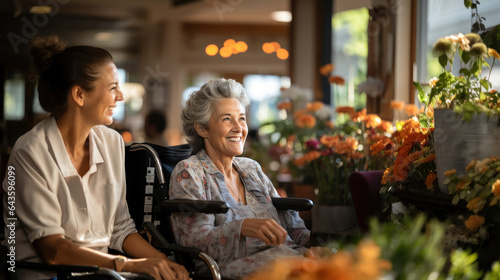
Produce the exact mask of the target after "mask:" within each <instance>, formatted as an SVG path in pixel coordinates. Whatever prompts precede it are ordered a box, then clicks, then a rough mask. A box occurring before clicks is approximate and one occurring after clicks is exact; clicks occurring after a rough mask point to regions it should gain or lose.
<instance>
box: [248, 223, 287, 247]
mask: <svg viewBox="0 0 500 280" xmlns="http://www.w3.org/2000/svg"><path fill="white" fill-rule="evenodd" d="M241 235H243V236H245V237H253V238H257V239H260V240H262V241H264V242H265V243H266V245H268V246H269V245H275V246H277V245H281V244H283V242H284V241H285V239H286V235H287V232H286V230H285V229H284V228H282V227H281V226H280V225H279V224H278V223H277V222H276V221H275V220H273V219H258V218H246V219H245V220H243V224H242V225H241Z"/></svg>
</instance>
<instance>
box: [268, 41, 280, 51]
mask: <svg viewBox="0 0 500 280" xmlns="http://www.w3.org/2000/svg"><path fill="white" fill-rule="evenodd" d="M270 44H271V45H273V47H274V51H277V50H279V49H281V45H280V43H278V42H271V43H270Z"/></svg>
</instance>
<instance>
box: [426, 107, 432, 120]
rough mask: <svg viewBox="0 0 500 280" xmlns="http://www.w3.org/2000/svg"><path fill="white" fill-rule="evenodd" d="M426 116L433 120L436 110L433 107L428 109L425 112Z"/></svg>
mask: <svg viewBox="0 0 500 280" xmlns="http://www.w3.org/2000/svg"><path fill="white" fill-rule="evenodd" d="M425 114H426V115H427V116H428V117H429V118H431V119H434V108H432V107H429V106H428V107H427V111H426V112H425Z"/></svg>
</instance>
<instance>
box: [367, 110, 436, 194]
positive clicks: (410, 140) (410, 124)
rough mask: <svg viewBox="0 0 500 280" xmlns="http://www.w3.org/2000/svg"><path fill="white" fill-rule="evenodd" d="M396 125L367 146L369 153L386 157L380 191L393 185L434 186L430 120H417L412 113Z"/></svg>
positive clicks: (389, 188)
mask: <svg viewBox="0 0 500 280" xmlns="http://www.w3.org/2000/svg"><path fill="white" fill-rule="evenodd" d="M424 120H425V121H424ZM423 124H425V125H423ZM396 127H397V130H396V131H395V132H394V133H393V134H392V135H391V136H390V137H384V138H382V139H381V140H379V141H378V142H376V143H374V144H373V145H371V146H370V151H371V155H372V156H378V157H380V158H382V159H388V160H389V164H388V166H387V168H386V169H385V171H384V175H383V177H382V182H381V183H382V185H383V186H382V188H381V193H386V192H392V191H394V190H397V189H421V188H427V189H429V190H434V189H436V178H437V174H436V163H435V158H436V155H435V150H434V145H433V144H434V142H433V139H432V135H433V131H434V128H433V127H432V123H430V122H429V119H428V118H427V117H423V116H422V117H421V120H420V122H419V119H417V118H416V117H413V118H410V119H408V120H406V121H403V122H401V123H399V124H398V125H397V126H396Z"/></svg>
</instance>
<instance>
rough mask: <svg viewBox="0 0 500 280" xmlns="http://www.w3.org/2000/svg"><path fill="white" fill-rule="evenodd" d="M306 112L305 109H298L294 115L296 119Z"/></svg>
mask: <svg viewBox="0 0 500 280" xmlns="http://www.w3.org/2000/svg"><path fill="white" fill-rule="evenodd" d="M304 114H307V110H305V109H301V110H297V111H295V113H293V117H294V118H295V119H296V118H298V117H300V116H302V115H304Z"/></svg>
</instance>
